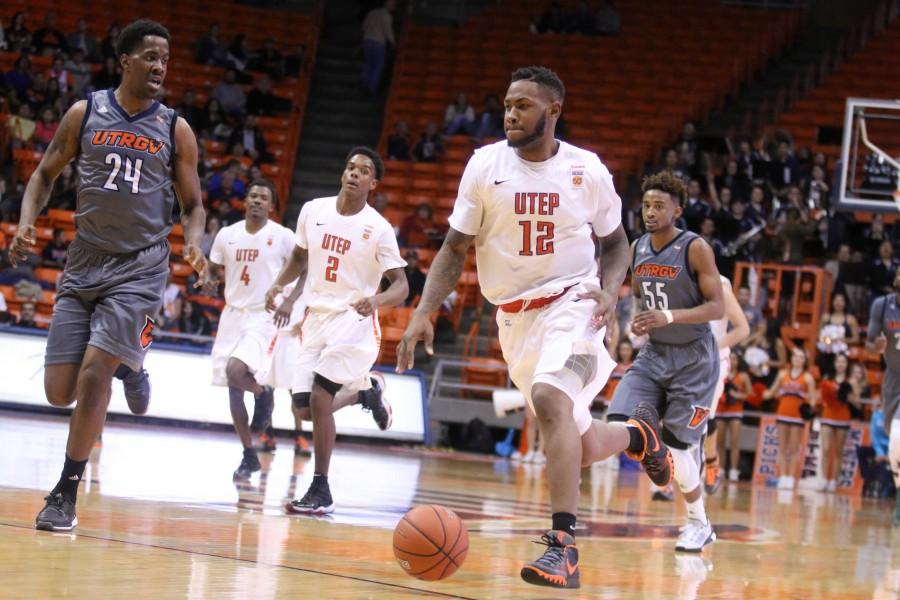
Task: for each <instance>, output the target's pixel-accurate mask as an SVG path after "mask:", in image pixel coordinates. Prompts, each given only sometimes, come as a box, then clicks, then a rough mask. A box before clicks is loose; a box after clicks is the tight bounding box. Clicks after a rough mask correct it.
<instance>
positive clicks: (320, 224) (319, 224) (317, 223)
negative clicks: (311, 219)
mask: <svg viewBox="0 0 900 600" xmlns="http://www.w3.org/2000/svg"><path fill="white" fill-rule="evenodd" d="M316 225H318V226H319V227H321V226H322V225H328V223H319V222H318V221H316Z"/></svg>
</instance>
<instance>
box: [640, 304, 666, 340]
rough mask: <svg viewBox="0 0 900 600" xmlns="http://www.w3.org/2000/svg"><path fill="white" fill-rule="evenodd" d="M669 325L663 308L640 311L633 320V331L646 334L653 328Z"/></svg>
mask: <svg viewBox="0 0 900 600" xmlns="http://www.w3.org/2000/svg"><path fill="white" fill-rule="evenodd" d="M666 325H668V321H666V315H665V314H663V312H662V311H661V310H648V311H645V312H642V313H639V314H638V315H637V316H636V317H634V318H633V319H632V320H631V331H633V332H634V333H635V334H637V335H646V334H648V333H650V330H651V329H656V328H657V327H665V326H666Z"/></svg>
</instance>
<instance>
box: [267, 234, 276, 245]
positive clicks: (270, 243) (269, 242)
mask: <svg viewBox="0 0 900 600" xmlns="http://www.w3.org/2000/svg"><path fill="white" fill-rule="evenodd" d="M274 241H275V238H273V237H272V236H269V239H267V240H266V246H271V245H272V242H274Z"/></svg>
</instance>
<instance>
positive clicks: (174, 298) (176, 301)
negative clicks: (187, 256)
mask: <svg viewBox="0 0 900 600" xmlns="http://www.w3.org/2000/svg"><path fill="white" fill-rule="evenodd" d="M162 300H163V307H162V311H161V312H160V315H159V320H160V321H161V322H160V323H159V325H160V327H161V328H162V329H168V330H172V329H174V328H175V327H176V326H177V325H178V319H179V318H181V305H182V304H183V303H184V296H183V294H182V291H181V287H180V286H179V285H178V284H177V283H175V281H174V280H173V279H172V273H171V272H169V276H168V279H167V280H166V289H165V290H163V297H162Z"/></svg>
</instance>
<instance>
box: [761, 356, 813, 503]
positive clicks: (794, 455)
mask: <svg viewBox="0 0 900 600" xmlns="http://www.w3.org/2000/svg"><path fill="white" fill-rule="evenodd" d="M807 363H808V360H807V356H806V351H805V350H803V348H801V347H800V346H795V347H794V351H793V352H792V353H791V362H790V366H788V367H786V368H784V369H782V370H781V372H779V373H778V376H777V377H776V378H775V382H774V383H773V384H772V387H770V388H769V389H768V391H767V392H766V394H765V397H766V398H776V399H777V400H778V409H777V411H776V421H777V423H778V447H779V452H778V475H779V477H778V489H780V490H792V489H794V485H796V480H795V479H794V475H795V474H797V472H798V468H797V467H798V466H799V463H800V459H801V458H802V455H803V453H802V451H801V448H800V439H801V437H802V435H803V427H804V424H805V422H806V421H807V420H808V419H809V418H811V417H812V411H813V407H814V406H815V403H816V398H815V394H816V383H815V380H814V379H813V376H812V373H810V372H809V371H808V370H807Z"/></svg>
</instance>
